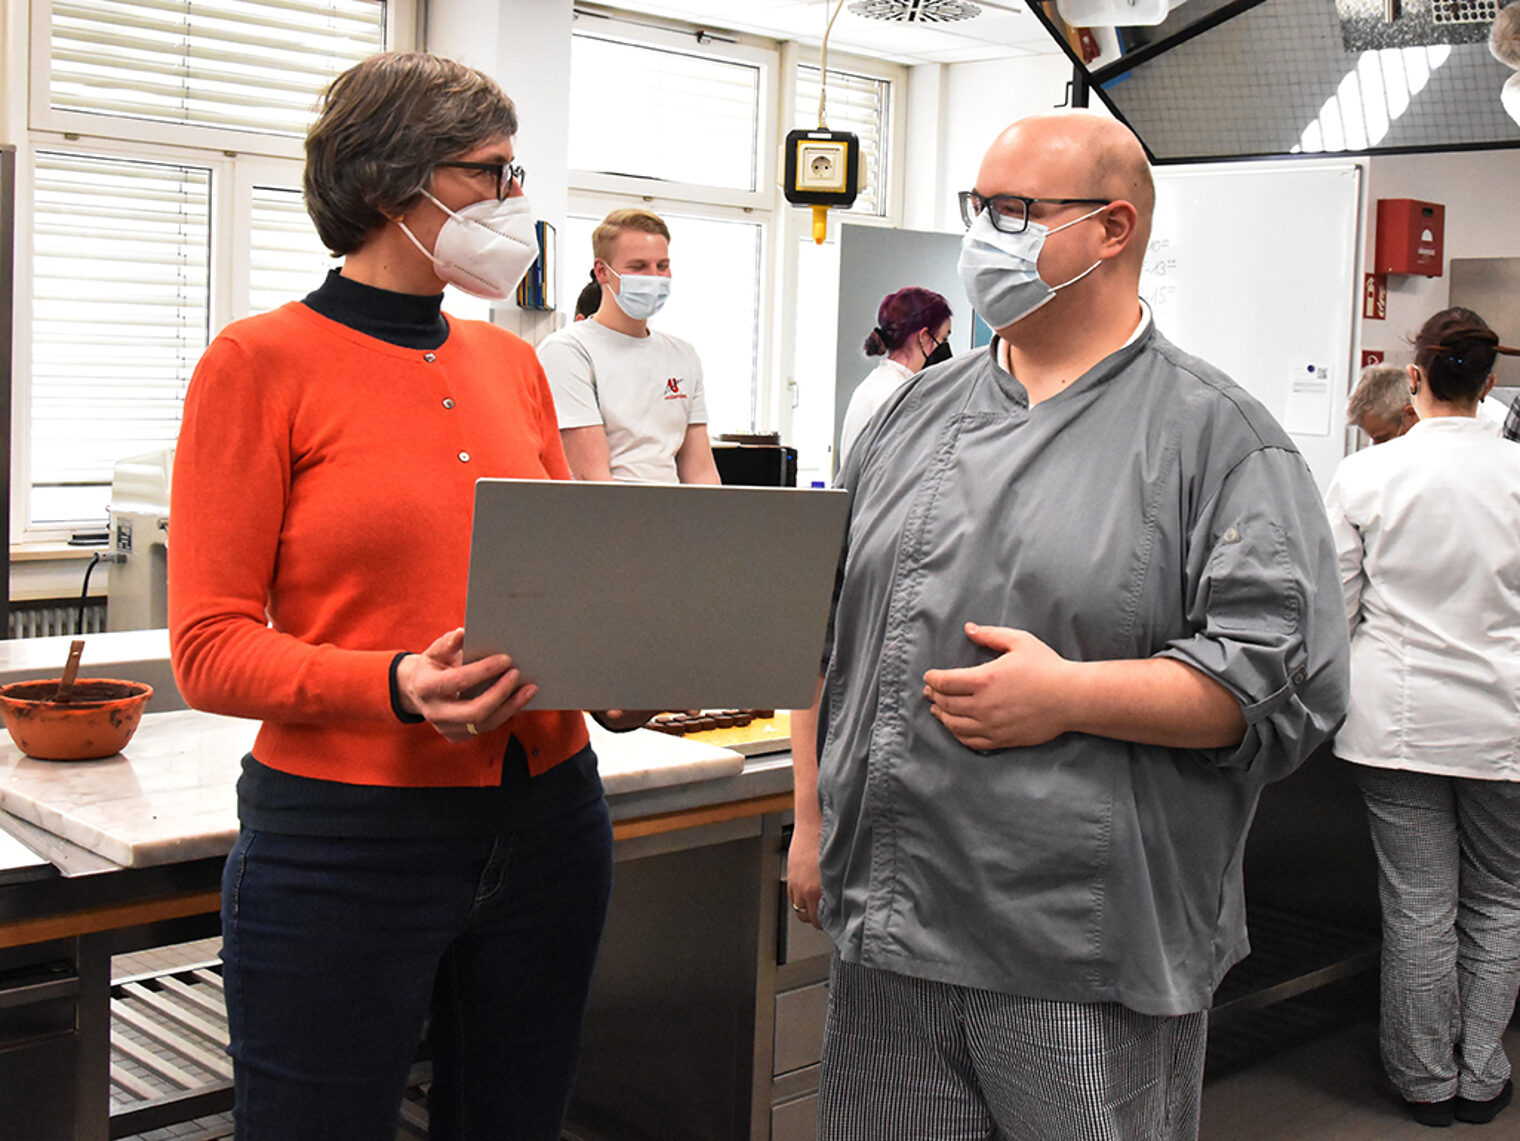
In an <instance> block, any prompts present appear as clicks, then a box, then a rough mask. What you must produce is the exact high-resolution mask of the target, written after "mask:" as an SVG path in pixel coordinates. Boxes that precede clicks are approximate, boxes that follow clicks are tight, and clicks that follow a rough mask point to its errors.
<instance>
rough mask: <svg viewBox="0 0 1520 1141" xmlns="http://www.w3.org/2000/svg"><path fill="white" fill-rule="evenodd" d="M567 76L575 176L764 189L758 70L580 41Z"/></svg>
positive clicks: (740, 63)
mask: <svg viewBox="0 0 1520 1141" xmlns="http://www.w3.org/2000/svg"><path fill="white" fill-rule="evenodd" d="M570 77H571V85H570V124H571V128H570V166H571V168H572V169H574V170H581V171H586V172H589V173H594V174H600V175H613V176H617V175H623V176H627V177H632V178H641V179H651V180H659V181H661V182H668V183H675V184H678V185H680V184H685V185H688V186H692V187H710V188H721V189H725V190H736V191H743V192H755V191H757V190H759V180H760V166H761V161H760V133H761V130H762V128H763V125H764V119H763V116H762V114H761V97H762V94H763V92H764V91H765V90H766V88H767V85H766V83H765V78H766V76H765V72H764V70H763V69H762V67H761V66H760V65H759V63H758V62H755V61H752V60H736V59H724V58H715V57H712V56H706V55H695V54H691V53H689V52H685V51H678V50H674V49H671V48H665V47H657V46H652V45H647V44H636V43H624V42H619V41H617V40H609V39H603V38H601V37H598V36H590V35H583V34H577V35H576V36H575V37H574V38H573V39H572V40H571V45H570Z"/></svg>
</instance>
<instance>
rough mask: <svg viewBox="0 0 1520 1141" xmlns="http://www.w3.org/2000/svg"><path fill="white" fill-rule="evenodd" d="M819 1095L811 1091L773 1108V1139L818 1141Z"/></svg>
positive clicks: (778, 1140) (774, 1140)
mask: <svg viewBox="0 0 1520 1141" xmlns="http://www.w3.org/2000/svg"><path fill="white" fill-rule="evenodd" d="M817 1138H818V1095H817V1094H816V1093H810V1094H808V1095H807V1096H806V1097H799V1098H798V1099H797V1100H796V1101H789V1102H786V1103H785V1104H783V1105H778V1106H776V1107H775V1108H774V1109H772V1110H771V1141H817Z"/></svg>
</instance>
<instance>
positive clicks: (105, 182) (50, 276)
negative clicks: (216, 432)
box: [30, 151, 211, 525]
mask: <svg viewBox="0 0 1520 1141" xmlns="http://www.w3.org/2000/svg"><path fill="white" fill-rule="evenodd" d="M33 173H34V191H33V199H32V203H33V205H32V217H33V224H32V291H31V292H32V311H31V332H32V336H31V349H32V351H31V370H30V375H31V403H30V410H31V416H30V420H31V424H30V429H31V430H30V437H31V486H32V495H31V521H32V522H33V523H37V524H43V525H46V524H52V523H59V524H62V523H68V522H70V521H78V520H100V521H103V520H104V519H105V505H106V497H105V489H104V488H103V487H102V484H103V483H109V482H110V475H111V470H112V468H113V467H114V466H115V463H116V461H117V460H119V459H121V458H122V457H124V456H130V455H137V454H139V453H142V452H148V451H153V450H156V449H158V448H164V447H167V446H169V445H170V444H172V443H173V442H174V438H175V435H176V434H177V431H178V424H179V409H180V402H181V400H182V399H183V396H184V389H185V384H186V383H187V382H188V381H189V379H190V373H191V370H193V369H194V368H195V362H196V360H197V359H198V358H199V357H200V354H201V350H203V349H204V348H205V347H206V338H207V320H208V285H209V277H210V264H211V257H210V245H209V242H210V234H211V172H210V171H209V170H207V169H206V168H204V167H194V166H183V165H169V164H164V163H150V162H137V161H126V160H119V159H102V158H91V157H84V156H78V155H70V154H56V153H52V152H46V151H39V152H37V153H36V155H35V157H34V160H33Z"/></svg>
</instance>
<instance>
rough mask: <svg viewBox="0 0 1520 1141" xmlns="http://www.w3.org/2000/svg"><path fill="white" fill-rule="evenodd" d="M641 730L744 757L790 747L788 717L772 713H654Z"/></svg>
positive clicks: (779, 713)
mask: <svg viewBox="0 0 1520 1141" xmlns="http://www.w3.org/2000/svg"><path fill="white" fill-rule="evenodd" d="M645 728H648V729H653V730H655V732H657V733H669V734H670V735H672V736H676V737H690V738H691V739H692V740H694V741H702V742H705V743H707V744H710V745H720V746H722V747H723V748H725V749H732V750H734V751H735V752H736V753H742V754H744V755H745V756H746V757H754V756H759V755H761V754H763V753H784V752H786V751H787V750H788V749H790V748H791V747H792V739H791V735H790V733H791V724H790V716H789V714H788V713H787V712H786V711H785V710H781V711H777V710H775V709H701V710H695V711H687V712H682V713H657V714H655V715H654V717H653V718H652V719H651V720H650V721H649V723H648V725H646V726H645Z"/></svg>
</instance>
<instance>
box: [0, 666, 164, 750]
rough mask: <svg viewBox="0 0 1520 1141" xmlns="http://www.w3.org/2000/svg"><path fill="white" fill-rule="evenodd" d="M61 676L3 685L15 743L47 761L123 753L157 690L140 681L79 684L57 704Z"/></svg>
mask: <svg viewBox="0 0 1520 1141" xmlns="http://www.w3.org/2000/svg"><path fill="white" fill-rule="evenodd" d="M59 680H60V679H59V678H56V677H55V678H47V679H45V680H42V681H16V682H12V683H11V684H10V685H5V686H0V716H3V717H4V718H5V727H6V728H7V729H8V730H10V734H11V740H12V741H15V742H16V745H17V747H18V748H19V749H20V750H21V751H22V752H23V753H25V754H26V755H27V756H29V757H36V758H38V759H39V760H43V761H93V760H97V759H99V758H100V757H109V756H112V755H113V754H115V753H119V752H121V751H122V749H123V748H125V747H126V744H127V742H128V741H130V740H131V739H132V734H133V733H135V732H137V723H138V722H139V721H141V720H142V715H143V709H144V708H145V707H146V706H147V704H148V699H149V698H150V697H152V696H153V687H152V686H151V685H145V684H144V683H142V682H140V681H118V680H116V679H114V678H91V679H89V680H88V681H86V680H83V679H81V680H79V681H76V682H75V683H74V689H73V692H72V693H70V695H69V700H68V701H67V702H66V703H65V704H63V705H57V704H55V703H54V702H53V700H52V698H53V695H54V694H55V693H57V692H58V682H59Z"/></svg>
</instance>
